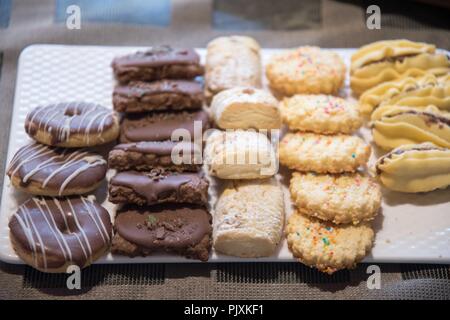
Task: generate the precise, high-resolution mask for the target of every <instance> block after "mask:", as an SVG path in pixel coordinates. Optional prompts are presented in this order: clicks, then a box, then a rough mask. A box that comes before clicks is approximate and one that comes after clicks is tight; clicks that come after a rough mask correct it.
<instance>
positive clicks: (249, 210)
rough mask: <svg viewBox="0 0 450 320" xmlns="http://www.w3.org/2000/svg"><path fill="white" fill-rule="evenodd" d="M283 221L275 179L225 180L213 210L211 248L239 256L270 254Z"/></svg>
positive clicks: (278, 238)
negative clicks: (212, 246) (225, 185)
mask: <svg viewBox="0 0 450 320" xmlns="http://www.w3.org/2000/svg"><path fill="white" fill-rule="evenodd" d="M283 225H284V197H283V191H282V189H281V188H280V186H279V185H278V183H277V182H276V181H275V179H268V180H257V181H255V180H253V181H252V180H246V181H243V180H240V181H232V182H230V183H228V185H227V187H226V188H225V190H224V191H223V193H222V194H221V195H220V197H219V200H218V201H217V204H216V208H215V212H214V232H213V240H214V248H215V250H216V251H217V252H220V253H224V254H227V255H231V256H237V257H243V258H256V257H267V256H270V255H272V254H273V253H274V252H275V250H276V248H277V246H278V244H279V243H280V241H281V235H282V230H283Z"/></svg>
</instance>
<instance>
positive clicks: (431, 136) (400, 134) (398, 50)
mask: <svg viewBox="0 0 450 320" xmlns="http://www.w3.org/2000/svg"><path fill="white" fill-rule="evenodd" d="M351 87H352V91H353V93H355V94H357V95H360V97H359V101H360V105H361V110H362V112H363V113H364V114H366V115H367V116H370V120H371V128H372V134H373V140H374V142H375V144H376V145H378V146H379V147H381V148H382V149H383V150H386V151H390V150H392V149H393V150H392V151H391V152H390V153H388V154H387V155H385V156H383V157H381V158H380V159H379V160H378V162H377V164H376V169H377V170H376V172H377V173H378V175H379V178H380V181H381V182H382V183H383V185H384V186H385V187H387V188H389V189H391V190H395V191H401V192H426V191H432V190H435V189H439V188H446V187H447V186H448V185H450V169H449V168H448V167H447V168H445V166H444V165H443V164H444V163H446V162H447V161H450V159H449V158H448V155H449V154H450V113H449V110H450V60H449V59H448V57H447V55H446V54H445V53H438V52H436V47H435V46H434V45H431V44H427V43H421V42H412V41H409V40H389V41H379V42H375V43H372V44H369V45H366V46H363V47H361V48H360V49H359V50H358V51H357V52H356V53H355V54H353V56H352V59H351ZM437 159H439V160H437ZM436 161H437V162H438V163H439V165H434V166H433V167H434V168H435V169H434V170H433V171H430V170H429V164H430V162H436ZM412 162H414V165H413V166H412V167H411V166H410V164H411V163H412ZM399 164H403V165H401V166H400V165H399Z"/></svg>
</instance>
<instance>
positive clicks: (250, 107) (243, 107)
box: [211, 87, 281, 129]
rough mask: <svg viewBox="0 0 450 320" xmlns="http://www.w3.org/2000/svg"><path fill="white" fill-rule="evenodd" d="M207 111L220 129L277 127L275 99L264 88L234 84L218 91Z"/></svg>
mask: <svg viewBox="0 0 450 320" xmlns="http://www.w3.org/2000/svg"><path fill="white" fill-rule="evenodd" d="M211 113H212V117H213V118H214V121H215V122H216V124H217V126H218V127H219V128H221V129H278V128H280V127H281V116H280V111H279V109H278V101H277V100H276V99H275V98H274V97H273V96H272V95H271V94H270V93H269V92H267V91H264V90H261V89H254V88H249V87H237V88H233V89H227V90H224V91H222V92H220V93H218V94H217V95H216V96H215V97H214V99H213V101H212V103H211Z"/></svg>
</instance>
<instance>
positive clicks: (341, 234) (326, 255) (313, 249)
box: [286, 212, 374, 274]
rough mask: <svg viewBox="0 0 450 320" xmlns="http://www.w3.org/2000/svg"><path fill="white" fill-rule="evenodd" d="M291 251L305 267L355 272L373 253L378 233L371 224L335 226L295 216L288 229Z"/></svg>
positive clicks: (325, 270) (326, 270) (297, 214)
mask: <svg viewBox="0 0 450 320" xmlns="http://www.w3.org/2000/svg"><path fill="white" fill-rule="evenodd" d="M286 238H287V243H288V247H289V250H290V251H291V252H292V254H293V256H294V257H295V258H297V259H298V260H299V261H300V262H301V263H303V264H306V265H307V266H310V267H315V268H317V269H318V270H319V271H322V272H326V273H328V274H332V273H334V272H336V271H338V270H341V269H352V268H354V267H356V264H357V263H358V262H360V261H361V260H362V259H364V257H365V256H366V255H367V254H368V253H369V252H370V250H371V248H372V245H373V241H374V231H373V230H372V228H371V226H370V225H369V224H368V223H361V224H358V225H352V224H347V225H338V226H337V225H334V224H332V223H329V222H324V221H320V220H318V219H315V218H311V217H306V216H304V215H302V214H300V213H298V212H294V213H293V214H292V215H291V216H290V217H289V220H288V223H287V226H286Z"/></svg>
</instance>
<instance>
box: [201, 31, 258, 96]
mask: <svg viewBox="0 0 450 320" xmlns="http://www.w3.org/2000/svg"><path fill="white" fill-rule="evenodd" d="M261 68H262V66H261V57H260V46H259V44H258V43H257V42H256V40H254V39H252V38H250V37H244V36H231V37H219V38H216V39H214V40H212V41H211V42H210V43H208V46H207V52H206V63H205V97H206V98H207V99H208V100H209V101H210V100H211V99H212V97H213V96H214V95H215V94H217V93H219V92H220V91H222V90H225V89H230V88H233V87H240V86H248V87H256V88H259V87H261V74H262V71H261Z"/></svg>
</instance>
